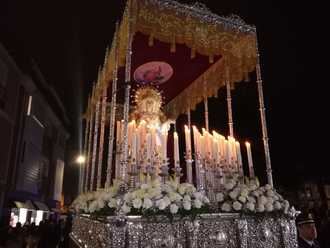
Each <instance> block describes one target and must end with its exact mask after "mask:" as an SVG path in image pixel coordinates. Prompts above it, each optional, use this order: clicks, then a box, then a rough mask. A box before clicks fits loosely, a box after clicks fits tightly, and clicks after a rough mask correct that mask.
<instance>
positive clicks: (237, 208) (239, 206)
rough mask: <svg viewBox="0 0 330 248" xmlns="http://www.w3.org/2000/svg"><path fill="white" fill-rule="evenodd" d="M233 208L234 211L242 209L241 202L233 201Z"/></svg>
mask: <svg viewBox="0 0 330 248" xmlns="http://www.w3.org/2000/svg"><path fill="white" fill-rule="evenodd" d="M233 209H235V210H236V211H239V210H241V209H242V203H240V202H239V201H235V202H234V203H233Z"/></svg>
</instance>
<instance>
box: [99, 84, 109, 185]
mask: <svg viewBox="0 0 330 248" xmlns="http://www.w3.org/2000/svg"><path fill="white" fill-rule="evenodd" d="M107 99H108V96H107V87H104V88H103V90H102V103H101V104H102V108H101V129H100V141H99V157H98V160H99V161H98V166H97V176H96V178H97V180H96V189H100V188H101V179H102V164H103V151H104V150H103V145H104V131H105V116H106V110H107Z"/></svg>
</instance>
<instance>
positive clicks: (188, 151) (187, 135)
mask: <svg viewBox="0 0 330 248" xmlns="http://www.w3.org/2000/svg"><path fill="white" fill-rule="evenodd" d="M184 133H185V138H186V156H189V157H190V155H191V138H190V129H189V127H188V126H186V125H185V126H184Z"/></svg>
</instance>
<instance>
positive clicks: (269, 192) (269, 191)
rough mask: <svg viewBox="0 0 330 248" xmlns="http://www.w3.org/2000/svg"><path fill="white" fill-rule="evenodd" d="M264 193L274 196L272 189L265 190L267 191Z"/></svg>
mask: <svg viewBox="0 0 330 248" xmlns="http://www.w3.org/2000/svg"><path fill="white" fill-rule="evenodd" d="M266 195H267V196H268V197H274V191H272V190H267V191H266Z"/></svg>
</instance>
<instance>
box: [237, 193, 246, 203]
mask: <svg viewBox="0 0 330 248" xmlns="http://www.w3.org/2000/svg"><path fill="white" fill-rule="evenodd" d="M238 200H239V201H240V202H241V203H245V202H246V197H244V196H242V195H241V196H239V197H238Z"/></svg>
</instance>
